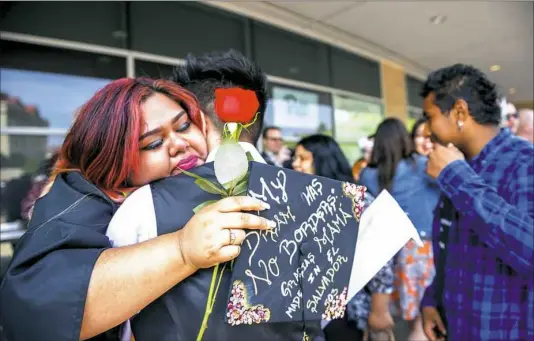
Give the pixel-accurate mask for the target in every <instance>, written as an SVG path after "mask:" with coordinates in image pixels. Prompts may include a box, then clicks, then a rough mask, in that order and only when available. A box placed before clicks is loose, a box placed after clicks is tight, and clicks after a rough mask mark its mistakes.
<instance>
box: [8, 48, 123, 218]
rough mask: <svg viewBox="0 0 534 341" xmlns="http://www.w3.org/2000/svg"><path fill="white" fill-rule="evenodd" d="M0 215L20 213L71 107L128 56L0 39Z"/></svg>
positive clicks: (117, 71) (118, 71) (118, 70)
mask: <svg viewBox="0 0 534 341" xmlns="http://www.w3.org/2000/svg"><path fill="white" fill-rule="evenodd" d="M0 50H1V52H2V58H1V59H0V80H1V94H0V131H1V134H0V150H1V161H0V184H1V190H2V195H1V200H0V207H1V217H2V218H1V220H2V222H5V221H13V220H17V219H20V214H21V211H20V207H21V203H22V200H23V199H24V197H25V196H26V195H27V193H28V190H29V189H30V186H31V185H32V181H33V180H32V179H33V178H34V177H35V176H36V175H37V171H38V169H39V167H40V165H41V163H42V162H43V161H44V160H45V159H46V158H47V157H48V156H49V155H50V154H51V153H52V152H53V151H55V150H56V149H58V148H59V147H60V146H61V144H62V143H63V138H64V134H65V132H66V131H67V129H68V128H69V127H70V125H71V123H72V119H73V117H74V113H75V112H76V110H77V109H78V108H79V107H80V106H81V105H82V104H83V103H85V102H86V101H87V100H88V99H89V98H90V97H91V96H93V95H94V93H95V92H96V91H97V90H99V89H101V88H102V87H103V86H105V85H106V84H108V83H109V82H110V81H111V80H113V79H116V78H120V77H124V76H125V75H126V74H125V73H126V60H125V59H124V58H119V57H113V56H108V55H103V54H94V53H87V52H78V51H73V50H66V49H56V48H50V47H45V46H39V45H31V44H23V43H16V42H11V41H4V40H2V41H0Z"/></svg>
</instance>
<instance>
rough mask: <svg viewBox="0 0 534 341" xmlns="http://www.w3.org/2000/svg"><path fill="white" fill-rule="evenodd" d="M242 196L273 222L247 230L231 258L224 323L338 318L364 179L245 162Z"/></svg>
mask: <svg viewBox="0 0 534 341" xmlns="http://www.w3.org/2000/svg"><path fill="white" fill-rule="evenodd" d="M250 165H251V166H250V178H249V185H248V192H247V194H248V195H249V196H252V197H255V198H258V199H261V200H263V201H265V202H267V203H269V204H270V206H271V208H270V209H269V210H266V211H262V212H260V213H259V214H260V215H261V216H263V217H265V218H268V219H271V220H273V221H275V222H276V223H277V226H276V227H275V228H274V229H272V230H271V231H249V233H248V236H247V238H246V240H245V241H244V243H243V245H242V247H241V254H240V255H239V257H238V258H236V259H235V260H234V264H233V271H232V279H231V282H230V283H231V288H230V290H229V297H228V309H227V314H226V321H227V322H228V323H229V324H231V325H239V324H253V323H266V322H290V321H303V320H305V321H312V320H321V319H324V320H331V319H336V318H342V317H343V316H344V313H345V306H346V303H347V291H348V285H349V279H350V274H351V270H352V262H353V259H354V251H355V247H356V240H357V237H358V225H359V217H360V215H361V212H362V209H363V195H364V192H365V187H362V186H357V185H355V184H351V183H346V182H340V181H336V180H332V179H327V178H324V177H320V176H313V175H308V174H303V173H299V172H295V171H292V170H288V169H282V168H278V167H274V166H269V165H265V164H261V163H257V162H251V163H250Z"/></svg>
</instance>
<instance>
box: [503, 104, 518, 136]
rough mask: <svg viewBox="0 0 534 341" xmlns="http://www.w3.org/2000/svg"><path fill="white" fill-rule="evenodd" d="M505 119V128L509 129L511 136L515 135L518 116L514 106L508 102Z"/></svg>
mask: <svg viewBox="0 0 534 341" xmlns="http://www.w3.org/2000/svg"><path fill="white" fill-rule="evenodd" d="M505 118H506V127H508V129H510V131H511V132H512V134H515V133H517V124H518V118H519V115H518V113H517V109H516V108H515V105H513V104H512V103H509V102H508V103H507V104H506V115H505Z"/></svg>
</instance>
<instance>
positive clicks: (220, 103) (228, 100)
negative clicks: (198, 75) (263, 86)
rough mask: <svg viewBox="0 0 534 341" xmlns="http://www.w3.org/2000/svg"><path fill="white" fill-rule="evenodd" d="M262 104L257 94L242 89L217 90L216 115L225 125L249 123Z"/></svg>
mask: <svg viewBox="0 0 534 341" xmlns="http://www.w3.org/2000/svg"><path fill="white" fill-rule="evenodd" d="M259 107H260V103H259V102H258V98H257V97H256V93H255V92H254V91H252V90H245V89H241V88H228V89H225V88H219V89H215V113H217V115H218V116H219V118H220V119H221V121H223V122H225V123H230V122H235V123H243V124H246V123H249V122H250V121H252V119H253V118H254V116H255V115H256V113H257V112H258V108H259Z"/></svg>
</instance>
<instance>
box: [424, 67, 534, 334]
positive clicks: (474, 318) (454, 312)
mask: <svg viewBox="0 0 534 341" xmlns="http://www.w3.org/2000/svg"><path fill="white" fill-rule="evenodd" d="M422 96H423V97H424V98H425V102H424V111H425V116H426V117H427V119H428V129H430V131H431V132H432V134H433V136H434V138H435V139H436V140H437V141H438V142H439V143H436V144H435V147H434V150H433V152H432V153H431V154H430V156H429V161H428V166H427V172H428V174H430V175H431V176H433V177H435V178H437V180H438V182H439V185H440V187H441V191H442V194H443V195H442V200H440V203H439V204H438V206H437V207H436V216H435V219H434V230H433V240H434V243H433V245H434V257H435V262H436V270H437V273H436V277H435V279H434V282H433V283H432V285H431V286H430V287H428V289H427V290H426V292H425V296H424V298H423V301H422V304H421V309H422V314H423V320H424V322H423V323H424V329H425V333H426V335H427V336H428V337H429V339H430V340H440V339H441V340H442V339H444V338H445V337H447V338H448V339H449V340H460V341H461V340H484V341H497V340H499V341H501V340H525V341H526V340H533V339H534V290H533V289H534V288H533V274H534V271H533V264H534V261H533V249H534V246H533V242H534V241H533V229H534V227H533V216H534V164H533V162H534V149H533V147H532V144H530V143H528V142H527V141H524V140H522V139H519V138H517V137H514V136H513V135H512V134H511V133H510V132H509V131H508V130H500V129H499V123H500V108H499V104H498V98H497V92H496V90H495V85H494V84H493V83H492V82H490V81H489V80H488V79H487V77H486V76H485V75H484V74H483V73H482V72H480V71H479V70H477V69H475V68H473V67H471V66H467V65H461V64H457V65H454V66H451V67H447V68H443V69H440V70H437V71H435V72H433V73H431V74H430V75H429V77H428V79H427V81H426V83H425V84H424V87H423V91H422ZM445 275H446V276H445ZM438 308H439V309H438Z"/></svg>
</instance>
